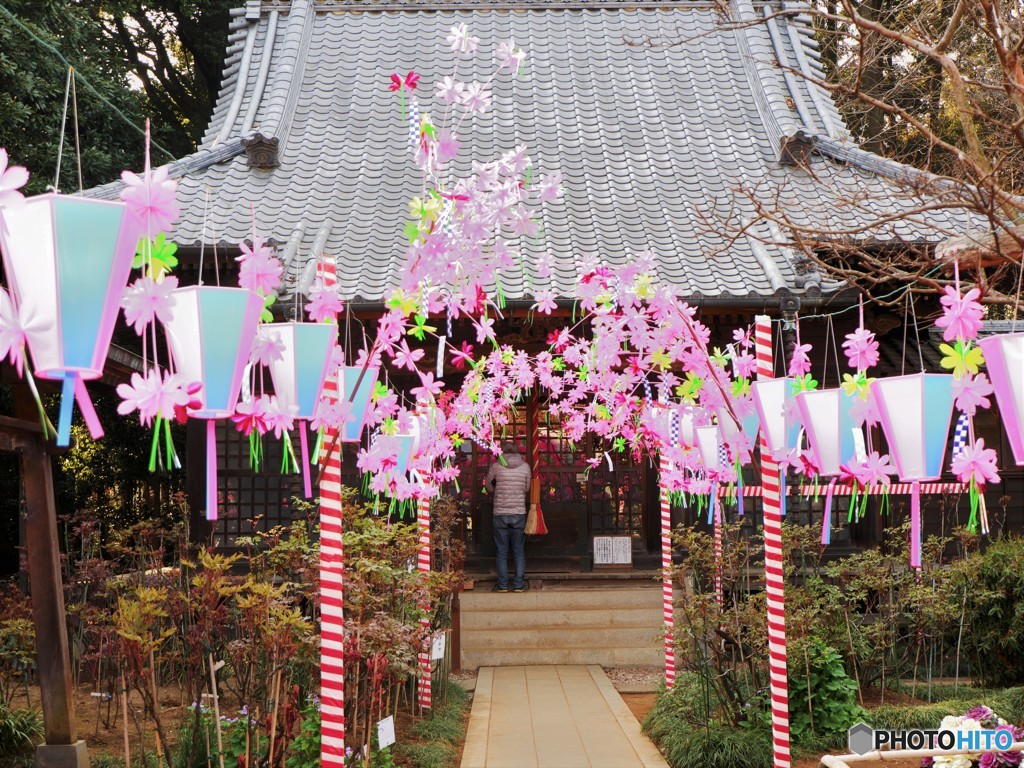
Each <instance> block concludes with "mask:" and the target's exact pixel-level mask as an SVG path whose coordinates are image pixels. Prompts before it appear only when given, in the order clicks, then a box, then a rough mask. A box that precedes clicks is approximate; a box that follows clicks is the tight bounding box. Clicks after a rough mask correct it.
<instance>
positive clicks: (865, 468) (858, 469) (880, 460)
mask: <svg viewBox="0 0 1024 768" xmlns="http://www.w3.org/2000/svg"><path fill="white" fill-rule="evenodd" d="M890 468H891V465H890V464H889V455H888V454H886V455H885V456H880V455H879V454H878V451H872V452H871V453H870V454H869V455H868V457H867V458H866V459H864V461H860V462H853V463H851V464H850V465H849V467H848V468H847V471H848V472H849V473H850V474H851V475H852V476H853V477H854V479H856V481H857V482H858V483H859V484H860V485H861V486H862V487H864V488H867V487H868V486H870V485H889V483H890V482H891V480H890V477H889V469H890Z"/></svg>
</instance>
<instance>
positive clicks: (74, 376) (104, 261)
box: [0, 194, 141, 445]
mask: <svg viewBox="0 0 1024 768" xmlns="http://www.w3.org/2000/svg"><path fill="white" fill-rule="evenodd" d="M124 212H125V206H124V203H120V202H111V201H105V200H90V199H86V198H82V197H75V196H69V195H60V194H46V195H39V196H37V197H33V198H29V199H28V200H26V201H25V202H24V204H23V205H21V206H19V207H17V208H12V207H0V246H2V248H3V262H4V270H5V272H6V275H7V279H8V280H9V281H10V284H11V289H12V291H11V292H12V294H13V297H14V302H15V305H16V307H17V310H18V315H19V318H20V321H21V323H22V324H23V328H24V331H25V335H26V339H27V341H28V347H29V351H30V352H31V354H32V361H33V363H34V365H35V369H36V375H38V376H39V377H41V378H44V379H57V380H63V382H64V384H63V392H62V397H61V408H60V422H59V427H58V430H57V444H58V445H67V444H68V442H69V438H70V430H71V411H72V408H73V406H74V401H75V398H76V397H77V398H78V401H79V406H80V407H81V409H82V414H83V416H85V417H86V421H87V423H88V425H89V428H90V431H91V432H92V434H93V437H101V436H102V435H103V431H102V429H101V428H100V426H99V423H98V421H96V419H95V412H94V411H93V409H92V404H91V402H90V401H89V396H88V393H87V392H86V389H85V385H84V384H83V383H82V382H83V381H84V380H88V379H96V378H99V377H100V376H101V375H102V374H103V366H104V362H105V361H106V358H107V350H108V349H109V347H110V338H111V336H112V335H113V332H114V325H115V323H116V321H117V313H118V310H119V308H120V306H119V303H120V300H121V295H122V293H123V292H124V288H125V285H127V283H128V274H129V272H130V271H131V266H132V259H133V258H134V256H135V247H136V244H137V243H138V241H139V236H140V234H141V229H140V227H139V225H138V223H136V222H134V221H133V220H132V219H131V217H128V216H125V215H124ZM97 433H98V434H97Z"/></svg>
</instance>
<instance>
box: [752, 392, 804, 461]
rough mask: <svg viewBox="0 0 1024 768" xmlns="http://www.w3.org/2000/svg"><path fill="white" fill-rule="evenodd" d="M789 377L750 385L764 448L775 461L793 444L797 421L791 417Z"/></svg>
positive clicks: (782, 456)
mask: <svg viewBox="0 0 1024 768" xmlns="http://www.w3.org/2000/svg"><path fill="white" fill-rule="evenodd" d="M792 381H793V380H792V379H791V378H788V377H786V378H776V379H761V380H759V381H755V382H753V383H752V384H751V385H750V392H751V394H752V395H753V396H754V406H755V407H756V408H757V416H758V419H759V420H760V422H761V429H762V430H763V431H762V435H763V436H764V441H765V443H766V444H767V446H768V452H769V453H770V454H771V455H772V458H774V459H776V460H777V461H779V460H782V459H784V458H785V457H786V455H787V454H789V453H791V452H792V451H793V450H794V449H795V448H797V446H798V444H799V440H800V422H799V421H798V420H797V419H795V418H793V411H792V409H793V405H794V404H793V393H792Z"/></svg>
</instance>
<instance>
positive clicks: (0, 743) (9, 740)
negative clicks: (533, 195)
mask: <svg viewBox="0 0 1024 768" xmlns="http://www.w3.org/2000/svg"><path fill="white" fill-rule="evenodd" d="M42 736H43V716H42V715H41V714H40V713H39V712H38V711H36V710H34V709H11V708H10V707H8V706H6V705H3V704H0V757H8V756H14V755H17V754H19V753H21V752H24V751H26V750H30V749H31V748H32V745H33V744H35V743H36V742H37V741H38V740H39V739H41V738H42Z"/></svg>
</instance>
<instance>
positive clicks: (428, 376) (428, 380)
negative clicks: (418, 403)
mask: <svg viewBox="0 0 1024 768" xmlns="http://www.w3.org/2000/svg"><path fill="white" fill-rule="evenodd" d="M442 387H444V382H443V381H434V374H432V373H431V372H430V371H427V372H426V373H422V372H421V373H420V386H418V387H413V388H412V390H410V391H411V392H412V396H413V397H415V398H416V399H417V400H430V399H431V398H433V397H436V396H437V395H440V394H441V388H442Z"/></svg>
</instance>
